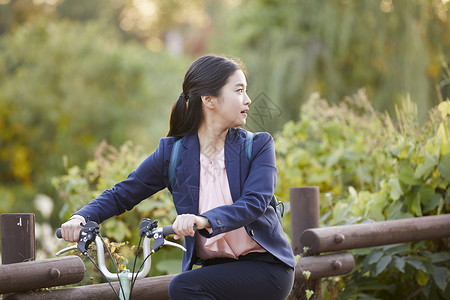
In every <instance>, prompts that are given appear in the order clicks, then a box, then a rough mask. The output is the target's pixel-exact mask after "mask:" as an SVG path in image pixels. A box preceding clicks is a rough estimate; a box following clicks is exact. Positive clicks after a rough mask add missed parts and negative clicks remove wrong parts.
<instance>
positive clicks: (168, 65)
mask: <svg viewBox="0 0 450 300" xmlns="http://www.w3.org/2000/svg"><path fill="white" fill-rule="evenodd" d="M186 65H187V64H186V63H185V60H184V59H183V58H182V57H178V58H174V57H172V56H170V55H169V54H167V53H164V52H160V53H158V54H155V53H151V52H149V51H147V50H146V49H145V48H143V47H138V46H136V45H134V44H132V43H119V42H118V38H117V37H116V36H115V34H114V32H112V31H110V30H108V29H106V27H105V26H103V25H102V24H101V23H99V22H98V23H85V24H84V25H83V26H81V25H78V24H76V23H71V22H67V21H66V22H62V21H61V22H55V21H47V20H43V19H40V20H37V21H35V22H33V23H27V24H25V25H23V26H21V27H18V28H17V29H16V30H15V31H14V32H12V33H11V34H9V35H4V36H1V38H0V78H1V80H0V90H1V91H2V92H1V93H0V181H1V182H2V185H1V186H0V193H1V194H16V195H19V193H18V192H17V191H16V188H15V187H17V189H23V190H24V191H28V192H29V194H26V195H25V198H24V199H21V200H24V201H23V202H22V201H16V200H17V198H16V197H13V199H12V201H13V202H11V203H10V205H8V206H10V207H11V210H8V211H4V212H14V211H20V210H25V211H26V209H27V206H24V207H18V205H19V204H20V203H26V202H29V201H30V198H32V197H33V196H34V195H33V193H37V192H36V191H39V192H40V193H46V194H49V195H50V196H52V197H53V196H54V194H53V189H52V188H51V185H50V178H51V177H52V176H54V175H56V174H61V173H62V172H63V161H62V156H63V155H65V154H68V157H70V160H71V163H72V164H80V163H82V162H85V161H87V160H88V159H89V157H91V156H92V153H93V152H94V149H95V147H97V146H98V144H99V143H100V142H101V141H102V140H107V141H108V142H109V143H111V144H112V145H115V146H118V145H121V144H122V143H124V142H125V141H126V140H131V141H133V142H139V144H140V145H143V146H147V147H152V146H154V145H155V144H157V141H158V140H159V138H160V137H161V136H163V135H164V134H165V133H166V132H167V124H168V121H167V120H168V116H169V112H170V107H171V105H172V104H173V102H174V101H175V100H176V96H177V94H178V93H179V91H177V90H178V89H177V88H174V86H180V85H181V80H182V76H183V72H184V69H185V68H186ZM80 184H81V183H80ZM24 186H26V187H28V189H24ZM24 193H25V192H22V194H24ZM6 199H9V197H8V198H6ZM25 200H26V201H25ZM56 204H57V205H59V203H58V202H57V203H56ZM6 208H7V206H5V209H6ZM1 212H3V207H2V210H1Z"/></svg>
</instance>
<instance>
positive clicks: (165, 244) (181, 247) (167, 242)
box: [163, 240, 187, 252]
mask: <svg viewBox="0 0 450 300" xmlns="http://www.w3.org/2000/svg"><path fill="white" fill-rule="evenodd" d="M163 244H164V246H172V247H177V248H180V249H181V250H183V251H184V252H186V251H187V249H186V248H184V247H183V246H181V245H180V244H177V243H174V242H171V241H168V240H164V243H163Z"/></svg>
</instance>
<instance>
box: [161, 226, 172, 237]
mask: <svg viewBox="0 0 450 300" xmlns="http://www.w3.org/2000/svg"><path fill="white" fill-rule="evenodd" d="M162 231H163V235H164V236H168V235H171V234H175V231H173V228H172V225H164V226H163V229H162Z"/></svg>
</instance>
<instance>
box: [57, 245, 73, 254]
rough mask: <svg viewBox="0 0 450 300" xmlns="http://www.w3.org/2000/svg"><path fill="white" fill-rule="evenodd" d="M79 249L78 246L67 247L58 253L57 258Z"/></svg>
mask: <svg viewBox="0 0 450 300" xmlns="http://www.w3.org/2000/svg"><path fill="white" fill-rule="evenodd" d="M77 248H78V245H73V246H70V247H67V248H64V249H61V250H59V251H58V252H56V254H55V255H56V256H60V255H61V254H63V253H66V252H69V251H72V250H76V249H77Z"/></svg>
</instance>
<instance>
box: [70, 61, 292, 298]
mask: <svg viewBox="0 0 450 300" xmlns="http://www.w3.org/2000/svg"><path fill="white" fill-rule="evenodd" d="M246 88H247V80H246V76H245V74H244V68H243V66H242V65H241V64H240V63H239V62H237V61H234V60H231V59H227V58H224V57H221V56H214V55H208V56H204V57H201V58H199V59H198V60H196V61H195V62H194V63H193V64H192V65H191V66H190V67H189V69H188V71H187V73H186V75H185V78H184V82H183V92H182V93H181V95H180V97H179V98H178V100H177V102H176V103H175V104H174V106H173V107H172V113H171V117H170V129H169V133H168V135H167V136H168V137H166V138H163V139H161V140H160V143H159V146H158V147H157V149H156V150H155V152H154V153H152V154H151V155H150V156H149V157H147V158H146V159H145V160H144V161H143V162H142V164H141V165H140V166H139V167H138V168H137V169H136V170H134V171H133V172H131V173H130V175H129V176H128V178H127V179H126V180H124V181H122V182H119V183H117V184H116V185H114V187H113V188H112V189H110V190H106V191H104V192H103V193H102V194H101V195H100V196H99V197H97V198H96V199H94V200H93V201H91V202H90V203H89V204H88V205H86V206H85V207H83V208H82V209H81V210H80V211H78V212H76V213H75V214H74V215H73V216H72V217H71V218H70V219H69V221H67V222H66V223H64V224H63V225H62V226H61V229H62V236H63V238H64V239H65V240H67V241H71V242H74V241H78V239H79V232H80V229H81V227H80V223H85V218H86V217H87V216H90V219H91V220H93V221H96V222H98V223H100V222H102V221H104V220H106V219H108V218H110V217H112V216H114V215H118V214H121V213H123V212H125V211H126V210H131V209H132V208H133V207H134V206H135V205H137V204H138V203H139V202H141V201H142V200H144V199H146V198H148V197H149V196H151V195H152V194H154V193H156V192H157V191H159V190H161V189H164V188H166V187H167V188H169V190H170V191H171V193H172V195H173V201H174V204H175V208H176V210H177V213H178V216H177V218H176V220H175V222H174V223H173V229H174V231H175V232H176V235H175V238H180V237H182V236H184V237H185V240H184V243H185V247H186V249H187V252H185V253H184V254H183V261H182V270H183V272H182V273H181V274H179V275H178V276H176V277H175V278H174V279H173V280H172V282H171V283H170V286H169V296H170V298H171V299H172V300H176V299H183V300H187V299H196V300H201V299H271V300H276V299H280V300H285V299H286V297H287V296H288V295H289V293H290V290H291V288H292V284H293V280H294V267H295V259H294V256H293V253H292V250H291V247H290V245H289V243H288V241H287V239H286V236H285V234H284V232H283V229H282V227H281V224H280V223H279V221H278V219H277V216H276V213H275V211H274V209H273V208H272V206H270V204H269V202H270V199H271V198H272V196H273V193H274V190H275V185H276V177H277V172H278V171H277V168H276V166H275V149H274V141H273V139H272V137H271V136H270V135H269V134H268V133H265V132H262V133H256V134H255V135H254V139H253V145H252V154H251V160H249V159H248V158H247V157H246V154H245V151H244V143H245V138H246V135H247V131H245V130H243V129H240V128H239V127H241V126H243V125H245V123H246V118H247V112H248V110H249V105H250V104H251V100H250V98H249V97H248V95H247V91H246ZM178 139H182V141H181V145H180V148H179V155H178V161H177V165H176V168H175V176H174V181H173V182H174V184H173V186H171V185H170V184H169V181H170V180H169V170H168V169H169V160H170V155H171V151H172V147H173V145H174V142H175V141H177V140H178ZM194 225H195V226H196V227H197V231H196V232H195V231H194V229H193V228H194ZM194 264H199V265H202V267H201V268H196V269H194V270H192V266H193V265H194Z"/></svg>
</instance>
